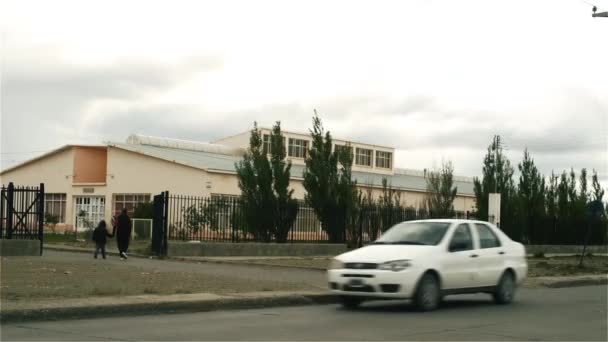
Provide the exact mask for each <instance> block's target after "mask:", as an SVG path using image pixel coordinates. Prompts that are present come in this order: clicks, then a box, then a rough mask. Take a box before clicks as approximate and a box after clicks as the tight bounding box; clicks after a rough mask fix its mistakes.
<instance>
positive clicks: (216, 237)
mask: <svg viewBox="0 0 608 342" xmlns="http://www.w3.org/2000/svg"><path fill="white" fill-rule="evenodd" d="M168 200H169V204H168V218H167V220H168V235H169V239H170V240H196V241H218V242H239V241H256V240H257V239H256V237H255V236H254V234H253V233H252V232H250V231H249V230H248V229H247V226H246V218H245V210H244V205H243V202H242V201H241V200H240V199H239V198H238V197H236V196H230V197H228V196H223V197H219V196H218V197H213V196H212V197H195V196H180V195H169V196H168ZM288 241H289V242H325V241H328V236H327V234H326V233H325V232H323V230H322V229H321V223H320V222H319V220H318V219H317V216H316V215H315V212H314V210H313V209H312V208H310V207H307V206H306V205H304V203H303V202H300V203H299V206H298V214H297V216H296V219H295V222H294V224H293V226H292V228H291V230H290V232H289V235H288Z"/></svg>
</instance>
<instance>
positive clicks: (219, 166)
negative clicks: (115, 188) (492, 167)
mask: <svg viewBox="0 0 608 342" xmlns="http://www.w3.org/2000/svg"><path fill="white" fill-rule="evenodd" d="M109 145H110V146H113V147H116V148H120V149H123V150H127V151H131V152H135V153H140V154H143V155H147V156H151V157H154V158H159V159H163V160H166V161H170V162H174V163H179V164H182V165H186V166H190V167H193V168H197V169H201V170H205V171H208V172H219V173H235V172H236V170H235V164H236V163H238V162H239V161H240V160H241V159H242V156H240V155H235V154H219V153H213V152H207V151H195V150H186V149H177V148H172V147H166V146H153V145H146V144H124V143H110V144H109ZM303 172H304V166H302V165H293V166H292V169H291V174H292V176H293V177H294V178H300V179H301V178H302V175H303ZM353 177H354V178H355V179H356V180H357V183H358V184H360V185H363V186H372V187H381V186H382V179H383V178H387V180H388V182H389V184H390V185H391V186H392V187H393V188H397V189H400V190H410V191H420V192H424V191H426V180H425V178H424V175H423V174H416V173H413V172H399V173H396V174H395V175H382V174H376V173H368V172H357V171H353ZM454 183H455V185H456V186H457V187H458V194H459V195H465V196H472V195H473V194H474V192H473V182H471V181H467V180H465V179H464V178H462V177H461V178H458V179H456V180H455V182H454Z"/></svg>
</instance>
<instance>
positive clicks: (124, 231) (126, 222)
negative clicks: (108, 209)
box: [116, 214, 132, 241]
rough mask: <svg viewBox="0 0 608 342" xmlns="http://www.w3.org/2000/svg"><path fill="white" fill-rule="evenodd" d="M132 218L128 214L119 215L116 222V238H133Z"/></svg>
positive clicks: (122, 239) (126, 239)
mask: <svg viewBox="0 0 608 342" xmlns="http://www.w3.org/2000/svg"><path fill="white" fill-rule="evenodd" d="M131 229H132V227H131V219H130V218H129V215H127V214H120V215H118V219H117V222H116V239H117V240H120V241H129V240H130V239H131Z"/></svg>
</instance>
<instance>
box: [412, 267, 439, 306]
mask: <svg viewBox="0 0 608 342" xmlns="http://www.w3.org/2000/svg"><path fill="white" fill-rule="evenodd" d="M440 301H441V289H440V288H439V280H438V279H437V277H436V276H434V275H433V274H431V273H427V274H425V275H424V276H422V279H420V282H419V283H418V287H417V288H416V294H415V295H414V304H415V305H416V307H417V308H418V309H419V310H421V311H432V310H435V309H437V307H438V306H439V302H440Z"/></svg>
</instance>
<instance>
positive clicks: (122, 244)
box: [116, 209, 133, 260]
mask: <svg viewBox="0 0 608 342" xmlns="http://www.w3.org/2000/svg"><path fill="white" fill-rule="evenodd" d="M116 220H117V223H116V244H117V245H118V252H119V253H120V258H121V259H123V260H125V259H127V250H128V249H129V242H130V240H131V230H132V228H133V227H132V224H131V218H130V217H129V214H127V209H122V212H121V213H120V215H118V218H117V219H116Z"/></svg>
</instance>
